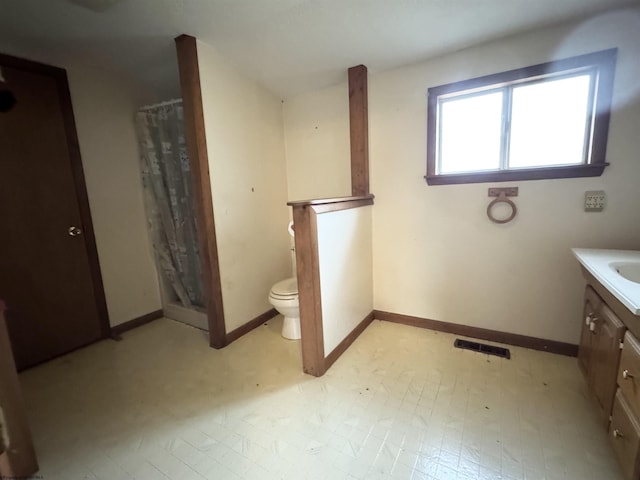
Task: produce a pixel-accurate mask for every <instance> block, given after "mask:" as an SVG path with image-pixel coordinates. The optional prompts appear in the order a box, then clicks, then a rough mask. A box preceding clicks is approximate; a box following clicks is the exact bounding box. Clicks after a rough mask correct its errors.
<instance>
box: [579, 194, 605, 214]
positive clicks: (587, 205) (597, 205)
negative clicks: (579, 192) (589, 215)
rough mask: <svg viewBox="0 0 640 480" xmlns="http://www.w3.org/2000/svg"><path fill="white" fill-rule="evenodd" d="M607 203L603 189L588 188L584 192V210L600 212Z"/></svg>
mask: <svg viewBox="0 0 640 480" xmlns="http://www.w3.org/2000/svg"><path fill="white" fill-rule="evenodd" d="M606 203H607V194H606V193H605V192H604V190H589V191H587V192H585V193H584V211H585V212H601V211H602V210H603V209H604V206H605V205H606Z"/></svg>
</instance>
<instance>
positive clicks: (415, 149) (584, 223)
mask: <svg viewBox="0 0 640 480" xmlns="http://www.w3.org/2000/svg"><path fill="white" fill-rule="evenodd" d="M611 47H618V48H619V54H618V67H617V71H616V82H615V87H614V89H615V90H614V103H615V105H614V111H613V113H612V117H611V126H610V133H609V146H608V153H607V160H608V161H609V162H610V163H611V166H609V167H608V168H607V169H606V170H605V173H604V175H603V176H602V177H596V178H585V179H566V180H564V179H559V180H539V181H521V182H511V183H504V184H498V185H502V186H506V185H517V186H519V187H520V195H519V197H518V198H517V199H516V204H517V205H518V209H519V213H518V216H517V217H516V219H515V220H514V221H513V222H511V223H509V224H506V225H496V224H493V223H491V222H489V220H488V219H487V217H486V214H485V209H486V206H487V204H488V202H489V199H488V198H487V188H488V187H489V186H494V185H496V184H474V185H448V186H427V184H426V183H425V181H424V179H423V176H424V175H425V170H426V93H427V89H428V88H429V87H432V86H437V85H441V84H444V83H449V82H453V81H457V80H464V79H467V78H472V77H476V76H480V75H485V74H490V73H496V72H500V71H504V70H508V69H513V68H518V67H524V66H528V65H533V64H536V63H542V62H546V61H549V60H551V59H553V58H563V57H567V56H571V55H576V54H582V53H587V52H591V51H596V50H602V49H606V48H611ZM639 58H640V9H635V10H631V11H625V12H620V13H618V14H608V15H604V16H600V17H596V18H593V19H591V20H590V21H585V22H579V23H573V24H567V25H562V26H558V27H554V28H550V29H544V30H538V31H533V32H529V33H527V34H524V35H518V36H513V37H509V38H505V39H503V40H500V41H496V42H492V43H488V44H484V45H479V46H476V47H473V48H468V49H465V50H462V51H459V52H456V53H453V54H450V55H446V56H442V57H439V58H435V59H432V60H430V61H427V62H424V63H421V64H416V65H411V66H407V67H403V68H399V69H395V70H391V71H387V72H381V73H373V74H371V73H370V75H369V122H370V123H369V127H370V165H371V191H372V193H374V194H375V195H376V204H375V206H374V208H373V262H374V307H375V308H376V309H377V310H383V311H389V312H395V313H402V314H407V315H414V316H417V317H424V318H431V319H435V320H441V321H446V322H452V323H458V324H465V325H472V326H477V327H483V328H489V329H495V330H501V331H505V332H511V333H517V334H523V335H531V336H535V337H541V338H547V339H552V340H557V341H565V342H571V343H577V342H578V337H579V329H580V316H581V301H582V300H581V297H582V290H583V281H582V278H581V275H580V271H579V268H578V264H577V262H576V261H575V260H574V259H573V257H572V255H571V252H570V251H569V249H570V247H574V246H579V247H608V248H635V249H638V248H640V222H639V221H638V213H637V206H638V205H640V189H639V188H638V187H637V179H638V178H640V162H639V161H638V152H639V151H640V136H639V135H638V133H637V126H638V125H640V92H639V91H638V89H639V88H640V87H639V86H640V84H639V83H638V81H637V79H638V78H640V62H639V60H638V59H639ZM345 78H346V72H345ZM346 88H347V87H346V83H345V84H344V85H340V86H335V87H332V88H329V89H325V90H322V91H319V92H312V93H308V94H305V95H302V96H300V97H297V98H295V99H293V100H291V101H290V102H289V101H287V102H286V103H285V112H287V113H286V114H285V119H286V124H285V129H286V132H287V144H288V145H289V144H295V145H297V149H298V151H302V150H304V149H305V145H307V146H308V148H309V149H312V148H315V149H318V150H321V151H322V152H323V156H325V157H326V158H331V159H332V162H333V163H332V165H336V167H329V168H326V169H324V170H321V171H317V170H316V171H313V175H309V177H312V180H313V184H311V178H306V179H305V178H304V177H305V173H304V169H303V168H300V162H304V161H305V160H304V159H303V158H300V157H299V156H292V155H288V157H287V171H288V177H289V183H290V184H296V183H297V184H298V185H307V186H306V187H305V188H306V189H307V191H296V192H295V193H296V196H300V197H309V196H313V195H317V193H318V192H322V191H330V190H331V186H332V185H333V181H334V177H336V176H337V177H339V178H342V177H344V176H346V175H349V170H348V165H349V158H348V151H345V150H344V149H343V148H340V146H339V145H335V144H332V143H331V142H330V141H325V142H324V143H323V145H322V146H318V145H317V144H316V143H315V142H314V140H315V137H314V136H313V135H312V133H313V132H312V131H311V127H312V126H313V125H314V124H315V123H317V124H318V125H319V126H320V127H321V126H322V125H323V124H328V123H329V122H328V121H327V118H331V123H330V124H331V125H348V114H347V107H346V106H345V107H344V111H343V112H340V111H339V110H338V109H337V108H333V109H330V108H328V107H327V108H318V107H319V102H318V99H323V102H324V104H325V105H329V106H330V105H333V104H334V103H335V102H338V101H341V100H340V99H344V102H345V103H346V102H347V100H346V98H345V97H344V96H343V92H345V91H346ZM294 107H295V108H294ZM290 109H292V110H295V111H298V112H305V111H306V116H302V115H289V114H288V112H289V110H290ZM338 114H340V115H342V116H343V118H342V119H340V118H335V115H338ZM314 120H315V122H314ZM347 133H348V131H347ZM288 153H289V151H288ZM338 158H339V159H340V160H337V159H338ZM337 165H341V166H339V167H338V166H337ZM337 169H340V173H339V174H336V170H337ZM305 182H306V183H305ZM600 189H602V190H605V191H606V193H607V195H608V204H607V207H606V208H605V210H604V211H603V212H601V213H585V212H584V211H583V201H584V192H585V191H586V190H600Z"/></svg>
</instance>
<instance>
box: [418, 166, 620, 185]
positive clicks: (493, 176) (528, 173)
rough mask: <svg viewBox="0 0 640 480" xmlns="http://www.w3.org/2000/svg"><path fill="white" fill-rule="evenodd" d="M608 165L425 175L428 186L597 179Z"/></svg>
mask: <svg viewBox="0 0 640 480" xmlns="http://www.w3.org/2000/svg"><path fill="white" fill-rule="evenodd" d="M608 165H609V164H608V163H598V164H595V165H594V164H592V165H575V166H567V167H551V168H529V169H523V170H506V171H501V172H486V173H452V174H444V175H435V174H427V175H426V176H425V177H424V178H425V180H426V181H427V184H428V185H455V184H461V183H488V182H491V183H494V182H513V181H520V180H548V179H554V178H580V177H599V176H600V175H602V173H603V172H604V169H605V167H606V166H608Z"/></svg>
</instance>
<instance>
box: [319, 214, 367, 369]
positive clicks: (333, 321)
mask: <svg viewBox="0 0 640 480" xmlns="http://www.w3.org/2000/svg"><path fill="white" fill-rule="evenodd" d="M371 209H372V207H370V206H369V207H360V208H353V209H350V210H339V211H336V212H327V213H321V214H319V215H318V220H317V225H318V258H319V265H318V269H319V271H320V289H321V292H322V298H321V308H322V329H323V337H324V355H325V357H326V356H327V355H329V354H330V353H331V351H332V350H333V349H334V348H336V347H337V346H338V344H339V343H340V342H341V341H342V340H344V338H345V337H346V336H347V335H349V333H351V332H352V331H353V329H354V328H356V327H357V326H358V324H359V323H360V322H361V321H362V320H364V318H365V317H366V316H367V315H369V314H370V313H371V310H373V277H372V269H373V258H372V235H371V233H372V232H371V228H372V212H371Z"/></svg>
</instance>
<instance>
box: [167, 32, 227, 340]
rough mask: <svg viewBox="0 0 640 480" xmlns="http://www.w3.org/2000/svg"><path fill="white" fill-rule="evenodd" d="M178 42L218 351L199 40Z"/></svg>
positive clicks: (218, 301) (217, 283) (218, 293)
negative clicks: (197, 42)
mask: <svg viewBox="0 0 640 480" xmlns="http://www.w3.org/2000/svg"><path fill="white" fill-rule="evenodd" d="M175 42H176V50H177V53H178V68H179V71H180V87H181V90H182V102H183V105H184V123H185V136H186V142H187V151H188V152H189V165H190V168H191V176H192V180H193V186H194V194H195V210H196V220H197V223H198V236H199V244H200V260H201V262H202V274H203V283H204V288H205V301H206V307H207V317H208V320H209V344H210V345H211V346H212V347H214V348H222V347H224V346H225V345H226V331H225V324H224V309H223V305H222V283H221V280H220V264H219V262H218V244H217V241H216V230H215V222H214V217H213V197H212V193H211V178H210V176H209V156H208V154H207V138H206V133H205V128H204V109H203V106H202V91H201V88H200V69H199V67H198V49H197V44H196V39H195V38H194V37H191V36H189V35H180V36H179V37H177V38H176V39H175Z"/></svg>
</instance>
